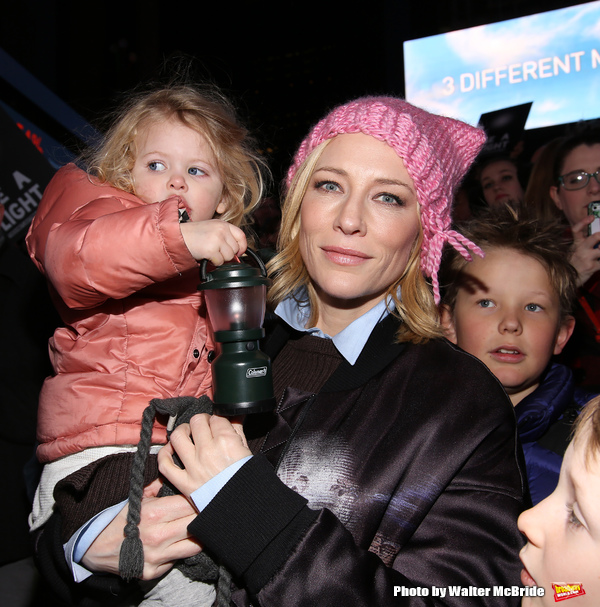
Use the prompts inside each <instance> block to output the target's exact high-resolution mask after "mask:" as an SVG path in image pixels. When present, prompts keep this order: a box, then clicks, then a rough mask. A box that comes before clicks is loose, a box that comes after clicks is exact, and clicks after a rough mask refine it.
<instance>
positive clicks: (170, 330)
mask: <svg viewBox="0 0 600 607" xmlns="http://www.w3.org/2000/svg"><path fill="white" fill-rule="evenodd" d="M249 143H250V142H249V139H248V135H247V131H246V130H245V129H244V128H243V127H242V126H241V125H240V124H239V122H238V120H237V117H236V115H235V113H234V110H233V108H232V107H231V105H230V104H229V102H228V101H226V100H225V99H224V98H223V97H222V96H221V95H220V93H218V92H217V91H215V90H213V89H206V90H202V91H201V90H199V89H197V88H193V87H190V86H185V85H179V86H170V87H166V88H161V89H157V90H153V91H151V92H149V93H144V94H140V95H138V96H135V97H133V98H132V99H131V100H130V101H129V102H128V103H127V104H126V106H125V107H124V109H123V110H122V112H121V113H120V114H119V116H118V118H117V119H116V120H115V121H114V123H113V126H112V127H111V128H110V129H109V131H108V132H107V135H106V137H105V138H104V141H103V142H102V143H101V145H100V146H99V148H98V149H97V150H96V151H95V152H94V153H93V154H92V155H91V157H90V158H89V160H88V161H87V163H86V164H87V166H86V170H85V171H84V170H82V169H80V168H78V167H77V166H75V165H74V164H69V165H67V166H65V167H63V168H62V169H60V170H59V171H58V173H57V174H56V176H55V177H54V179H53V180H52V181H51V183H50V184H49V186H48V188H47V190H46V191H45V193H44V196H43V199H42V201H41V203H40V206H39V210H38V213H37V215H36V217H35V219H34V221H33V223H32V226H31V229H30V232H29V235H28V237H27V244H28V248H29V251H30V254H31V257H32V258H33V260H34V262H35V263H36V265H37V266H38V268H39V269H40V270H41V271H42V272H43V273H44V274H45V275H46V277H47V279H48V281H49V283H50V289H51V292H52V295H53V299H54V301H55V304H56V307H57V309H58V311H59V312H60V314H61V317H62V319H63V321H64V324H65V326H64V327H61V328H59V329H57V331H56V332H55V334H54V337H53V338H52V339H51V341H50V353H51V358H52V363H53V366H54V371H55V373H54V375H53V376H52V377H50V378H48V379H47V380H46V382H45V384H44V386H43V389H42V392H41V396H40V405H39V422H38V440H39V442H40V446H39V448H38V457H39V459H40V461H41V462H43V463H44V464H45V468H44V471H43V474H42V479H41V482H40V486H39V488H38V491H37V494H36V500H35V503H34V510H33V513H32V517H31V521H30V522H31V526H32V530H38V542H37V543H38V546H39V545H40V541H39V536H40V535H41V534H44V533H51V531H49V530H48V528H51V529H58V528H60V533H61V537H62V540H63V542H67V541H68V540H69V539H71V540H72V539H73V537H78V534H77V533H76V532H77V530H78V529H79V528H80V527H81V526H82V525H84V524H85V523H87V521H89V520H90V519H92V518H93V517H95V516H96V515H97V514H98V513H99V512H101V511H103V510H104V509H105V508H107V507H110V506H114V505H115V504H118V503H119V502H121V501H122V500H124V499H125V498H126V497H127V493H128V489H129V477H130V469H131V458H132V457H133V452H134V451H135V445H136V443H137V442H138V440H139V438H140V427H141V421H142V412H143V411H144V409H145V408H146V407H147V405H148V402H149V401H150V400H151V399H153V398H158V399H166V398H171V397H176V396H180V395H189V396H196V397H197V396H200V395H202V394H204V393H206V392H207V391H208V390H209V389H210V386H211V374H210V372H209V362H210V354H211V349H212V342H211V340H210V335H209V332H208V330H207V321H206V315H205V310H204V306H203V302H202V297H201V295H200V293H199V292H198V290H197V284H198V281H199V274H198V262H199V261H200V260H202V259H208V260H210V261H211V262H212V263H213V264H214V265H220V264H223V263H224V262H227V261H230V260H232V259H233V258H234V257H235V256H236V255H241V254H243V253H244V251H245V250H246V237H245V234H244V232H243V231H242V229H240V226H243V224H244V223H245V219H246V217H247V215H248V214H249V213H250V212H251V211H252V210H253V209H254V208H255V207H256V205H257V204H258V202H259V201H260V198H261V195H262V189H263V182H262V178H261V168H262V167H261V165H262V163H261V161H260V159H259V158H258V156H257V155H256V154H255V153H254V151H253V150H252V149H251V147H250V145H249ZM166 422H167V420H166V419H160V418H159V420H158V421H157V422H156V423H155V424H154V427H153V432H152V445H154V446H155V447H154V448H153V450H152V453H156V451H157V450H158V448H159V446H160V445H163V444H165V442H166ZM157 475H158V473H157V468H156V463H155V458H154V457H153V458H151V464H150V465H149V466H148V467H147V469H146V476H147V478H146V482H149V480H151V479H152V478H156V476H157ZM55 487H56V492H54V489H55ZM75 491H76V492H77V498H76V499H75V498H74V497H73V496H74V494H75ZM53 492H54V496H53ZM55 502H56V503H55ZM53 507H54V512H55V515H54V516H52V513H53ZM118 510H120V508H119V509H118ZM118 510H117V512H118ZM114 514H116V512H115V513H114ZM110 520H111V519H109V521H107V522H104V523H103V524H104V525H106V524H108V522H110ZM49 521H51V522H49ZM96 533H97V532H96ZM74 534H75V535H74ZM78 541H79V542H80V543H79V544H78V545H77V546H76V547H75V552H74V553H73V551H72V550H71V548H70V547H69V548H67V550H66V558H67V563H69V562H70V561H71V560H72V561H73V564H71V566H72V570H73V575H74V577H75V579H76V581H80V579H84V578H85V577H86V575H88V574H87V572H83V573H81V571H79V569H78V566H77V565H76V564H75V563H77V562H78V561H79V560H80V559H81V557H82V556H83V554H84V553H85V550H86V549H87V546H86V544H85V541H82V540H78ZM47 573H48V572H47ZM51 575H53V574H52V573H51ZM78 576H80V578H79V579H78Z"/></svg>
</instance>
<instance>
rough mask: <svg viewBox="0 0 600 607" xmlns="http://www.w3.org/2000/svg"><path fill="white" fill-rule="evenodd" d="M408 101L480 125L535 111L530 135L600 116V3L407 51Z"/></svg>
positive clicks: (415, 44)
mask: <svg viewBox="0 0 600 607" xmlns="http://www.w3.org/2000/svg"><path fill="white" fill-rule="evenodd" d="M404 74H405V93H406V99H407V101H409V102H411V103H413V104H414V105H417V106H419V107H422V108H424V109H426V110H429V111H431V112H433V113H436V114H442V115H445V116H450V117H452V118H458V119H459V120H463V121H465V122H467V123H469V124H473V125H476V124H478V122H479V119H480V117H481V115H482V114H485V113H489V112H493V111H496V110H501V109H504V108H509V107H514V106H519V105H523V104H527V103H531V104H532V105H531V109H530V111H529V115H528V117H527V122H526V124H525V129H537V128H542V127H548V126H554V125H560V124H568V123H571V122H577V121H579V120H590V119H594V118H598V117H599V116H600V1H596V2H588V3H586V4H580V5H577V6H571V7H568V8H563V9H559V10H554V11H548V12H545V13H538V14H536V15H530V16H527V17H521V18H518V19H510V20H507V21H500V22H498V23H490V24H488V25H481V26H478V27H472V28H468V29H464V30H457V31H453V32H449V33H446V34H439V35H436V36H429V37H427V38H420V39H418V40H408V41H406V42H405V43H404Z"/></svg>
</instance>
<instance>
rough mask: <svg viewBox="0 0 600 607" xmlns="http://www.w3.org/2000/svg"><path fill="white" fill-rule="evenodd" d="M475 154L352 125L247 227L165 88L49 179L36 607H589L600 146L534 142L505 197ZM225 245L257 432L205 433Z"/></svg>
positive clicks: (332, 135)
mask: <svg viewBox="0 0 600 607" xmlns="http://www.w3.org/2000/svg"><path fill="white" fill-rule="evenodd" d="M484 142H485V133H484V132H483V130H482V129H480V128H476V127H472V126H470V125H467V124H464V123H462V122H460V121H457V120H454V119H450V118H446V117H442V116H438V115H434V114H431V113H429V112H426V111H424V110H422V109H420V108H417V107H415V106H413V105H411V104H409V103H407V102H406V101H404V100H402V99H399V98H395V97H384V96H373V97H362V98H359V99H355V100H352V101H349V102H347V103H345V104H343V105H340V106H338V107H335V108H334V109H332V110H331V111H329V112H328V113H327V114H326V115H325V116H324V117H323V118H322V119H321V120H320V121H319V122H318V123H317V124H316V125H314V126H313V127H312V128H311V129H310V132H309V133H308V134H307V136H306V138H305V139H304V140H303V141H302V142H301V144H300V146H299V147H298V149H297V151H296V153H295V155H294V157H293V161H292V163H291V167H290V169H289V172H288V174H287V178H286V180H285V184H284V186H283V188H282V191H283V196H282V200H281V205H280V206H279V205H277V204H273V203H274V201H273V198H270V199H269V203H270V205H269V209H270V210H269V213H268V214H265V213H264V210H263V214H262V216H263V217H269V218H270V219H272V218H273V217H275V218H276V219H277V221H275V222H271V221H270V223H269V227H268V229H266V228H265V226H264V225H262V224H261V221H260V218H261V207H260V204H261V201H262V200H264V199H265V198H266V196H267V194H268V191H267V190H268V187H267V185H268V183H269V180H268V169H267V168H266V167H265V166H264V163H263V161H262V159H261V157H260V155H259V154H258V153H257V152H256V145H255V143H254V140H253V138H252V137H251V136H250V134H249V133H248V131H247V130H246V129H245V128H244V126H243V125H242V124H241V122H240V120H239V118H238V117H237V115H236V112H235V109H234V107H233V105H232V104H231V102H230V101H229V100H227V99H226V98H225V97H224V96H223V95H222V94H221V93H220V92H218V91H216V90H215V89H214V88H213V87H207V86H196V85H191V84H187V83H181V84H176V85H169V86H163V87H159V88H157V87H154V88H152V89H150V90H143V91H137V92H136V93H135V94H132V95H131V97H130V98H129V99H128V101H127V103H126V104H125V105H124V106H123V108H122V109H121V111H120V112H119V113H118V114H117V115H116V116H115V117H114V118H113V122H112V126H111V127H110V128H109V129H108V131H107V132H106V135H105V137H104V139H103V140H102V142H100V144H99V145H98V148H97V149H94V150H91V151H90V153H88V154H86V155H84V156H82V157H81V158H79V159H78V161H77V162H76V163H72V164H69V165H66V166H64V167H63V168H61V169H60V170H58V171H57V173H56V175H55V177H54V178H53V180H52V181H51V183H50V184H49V186H48V188H47V189H46V191H45V193H44V196H43V198H42V200H41V202H40V205H39V209H38V212H37V214H36V216H35V218H34V220H33V223H32V225H31V227H30V230H29V233H28V236H27V242H26V244H27V248H28V251H29V254H30V256H31V259H32V260H33V262H34V263H35V265H36V266H37V268H38V270H39V271H40V272H41V274H43V275H44V276H45V278H46V279H47V281H48V285H49V288H50V294H51V296H52V300H53V303H54V305H55V307H56V310H57V311H58V313H59V315H60V319H61V321H60V326H59V327H58V328H57V329H56V331H55V332H54V335H53V336H52V337H51V339H50V361H51V363H52V367H53V371H52V373H51V375H50V376H49V377H48V378H47V379H46V381H45V382H44V384H43V386H42V388H41V392H40V399H39V408H38V430H37V440H38V443H39V444H38V446H37V457H38V460H39V462H40V463H42V464H43V469H42V472H41V475H40V478H39V479H38V480H37V490H36V492H35V497H34V498H33V500H32V512H31V515H30V517H29V526H30V533H31V537H32V541H33V545H34V547H35V558H36V565H37V567H38V569H39V571H40V572H41V575H42V576H43V578H44V579H45V580H46V583H47V584H48V585H49V587H50V588H51V591H52V593H53V595H54V596H56V597H57V598H56V600H57V601H58V603H57V604H65V605H81V606H84V607H87V606H89V607H91V606H95V605H143V606H145V607H151V606H152V607H155V606H159V605H165V606H166V605H173V606H177V607H185V606H188V605H189V606H190V607H191V606H196V607H202V606H205V607H209V606H212V605H230V604H233V605H237V606H238V607H242V606H247V607H250V606H251V605H262V606H265V607H269V606H273V607H275V606H277V607H288V606H289V607H291V606H298V607H299V606H301V605H303V606H305V605H323V606H325V605H340V604H344V603H347V604H349V605H365V606H366V605H406V606H411V607H416V606H421V605H423V606H424V605H446V606H457V607H458V606H462V605H465V604H466V603H465V596H469V597H471V598H470V599H469V600H470V601H473V600H474V601H475V602H473V603H469V604H477V605H507V606H508V605H515V606H516V605H521V604H522V605H524V606H529V605H531V606H534V605H550V604H553V602H554V598H555V594H556V593H558V592H559V590H557V587H558V586H559V585H561V584H562V586H560V587H561V588H562V587H563V586H568V585H571V584H572V585H576V584H579V585H581V586H582V587H583V589H584V590H585V592H584V593H582V597H581V598H580V599H578V604H580V605H582V606H583V605H594V604H596V603H597V602H598V600H599V599H598V597H600V582H598V579H600V578H599V576H598V567H597V565H596V563H597V562H598V557H599V556H600V540H598V538H597V537H596V533H595V532H596V531H597V527H598V526H599V525H600V515H598V514H597V508H595V503H596V501H595V500H594V498H595V497H598V495H599V494H600V469H599V468H598V459H597V458H598V450H600V400H599V399H598V398H594V397H595V396H596V395H597V394H598V393H600V368H599V366H598V360H599V357H600V312H599V311H600V253H599V252H597V251H598V249H597V246H598V244H599V243H600V233H590V230H589V225H590V224H591V222H592V218H591V217H590V216H589V215H588V205H589V203H591V202H594V201H600V176H599V175H600V135H599V132H598V131H597V130H594V129H587V130H584V131H582V132H581V133H578V134H576V135H574V136H570V137H564V138H561V139H560V140H557V141H555V142H554V141H553V142H550V143H549V144H548V145H547V146H546V149H545V150H544V153H542V154H540V155H539V156H538V158H537V161H536V165H535V166H534V167H533V169H532V170H530V171H529V177H528V179H525V178H524V176H523V172H522V171H521V170H520V167H519V165H518V164H517V163H516V162H515V160H514V159H512V158H510V157H508V156H494V157H483V156H482V155H481V150H482V148H483V145H484ZM467 174H470V175H475V178H476V179H477V180H478V182H479V184H480V186H481V200H480V204H479V205H478V208H477V212H476V213H473V215H474V216H473V217H471V218H469V219H464V218H463V217H459V216H458V215H457V214H456V213H454V212H453V207H454V204H455V202H456V201H457V200H458V199H459V198H460V196H461V193H462V194H464V190H461V185H462V184H463V182H464V179H465V177H466V176H467ZM534 187H535V189H536V191H535V192H533V191H532V188H534ZM544 188H545V189H546V191H545V192H544V191H542V190H544ZM274 206H275V207H277V209H276V211H277V212H275V213H274V212H273V210H272V209H273V207H274ZM252 218H254V224H252ZM279 218H280V219H279ZM267 232H268V233H267ZM275 241H276V244H274V243H275ZM248 246H250V247H252V248H260V249H261V251H262V252H263V253H264V257H265V258H266V259H268V264H267V269H268V272H269V276H270V278H271V280H272V285H271V286H270V288H269V292H268V311H267V317H266V320H265V332H266V337H265V338H264V340H263V344H262V348H263V349H264V351H265V352H266V353H267V354H268V355H269V356H270V358H271V363H272V369H273V387H274V394H275V399H276V402H277V406H276V409H275V410H274V411H273V412H268V413H260V414H251V415H248V416H247V417H246V419H242V418H231V419H229V418H225V417H221V416H218V415H211V413H212V403H211V400H210V399H211V397H212V394H213V393H212V375H211V363H212V361H213V360H214V358H215V354H216V353H218V349H219V347H218V345H216V343H215V340H214V337H213V334H212V330H211V327H210V323H209V320H208V316H207V313H206V305H205V302H204V299H203V295H202V294H201V292H200V291H199V290H198V289H197V286H198V280H199V274H198V268H199V263H200V262H201V261H202V260H208V262H209V263H210V264H212V265H213V266H216V267H218V266H221V265H222V264H224V263H228V262H232V261H235V260H239V258H240V257H241V256H243V255H244V253H245V252H246V249H247V247H248ZM151 402H152V405H151V406H150V407H149V406H148V405H149V404H150V403H151ZM149 410H152V413H153V414H155V413H156V412H158V413H156V418H154V417H152V419H150V421H149V423H148V422H147V420H146V417H147V415H148V411H149ZM144 420H146V426H147V427H148V428H150V429H148V435H147V437H146V442H147V443H148V445H149V455H148V457H147V458H144V460H143V462H144V463H143V464H142V466H141V467H140V466H139V465H138V462H139V461H140V459H139V458H138V455H139V453H140V450H141V449H142V443H143V442H144V441H143V440H140V433H142V436H143V434H144V427H145V422H144ZM573 432H574V438H573V440H571V437H572V435H573ZM138 443H139V444H138ZM148 445H146V446H148ZM167 488H168V490H167ZM531 506H534V508H533V509H529V508H531ZM575 535H576V537H573V536H575ZM563 562H566V563H567V564H568V566H567V565H565V566H564V567H563V566H562V565H561V563H563ZM515 588H516V589H517V591H515V590H514V589H515ZM450 589H453V590H452V591H450ZM498 589H500V590H498ZM540 591H541V592H540ZM465 592H466V593H467V594H465ZM561 592H562V590H561ZM473 593H475V594H473ZM556 596H557V595H556ZM472 597H477V598H476V599H473V598H472ZM23 607H25V605H23Z"/></svg>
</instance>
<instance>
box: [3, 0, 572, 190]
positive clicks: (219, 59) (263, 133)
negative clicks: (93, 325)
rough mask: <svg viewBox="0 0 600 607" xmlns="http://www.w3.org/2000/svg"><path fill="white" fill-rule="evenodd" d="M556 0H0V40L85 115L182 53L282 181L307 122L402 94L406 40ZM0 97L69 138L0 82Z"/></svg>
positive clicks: (559, 4)
mask: <svg viewBox="0 0 600 607" xmlns="http://www.w3.org/2000/svg"><path fill="white" fill-rule="evenodd" d="M580 3H581V2H565V1H564V0H446V1H436V0H404V1H403V0H366V1H365V0H363V1H361V2H351V1H346V2H339V1H327V0H323V1H322V2H315V1H313V0H307V1H304V2H294V1H288V2H283V1H282V2H277V3H275V2H250V1H247V2H227V1H219V0H213V1H209V2H197V3H191V2H181V1H177V0H161V1H160V2H159V1H157V0H146V1H141V0H133V1H129V2H128V1H126V0H121V1H120V2H117V1H114V0H108V1H105V2H101V3H89V2H82V1H81V0H77V1H75V0H69V1H59V0H46V1H44V2H41V1H40V2H36V1H27V0H25V1H23V0H3V3H2V4H3V9H2V11H3V15H2V18H1V19H0V47H1V48H2V49H4V50H5V51H6V52H7V53H9V54H10V55H12V57H14V58H15V59H16V60H17V61H18V62H19V63H20V64H21V65H22V66H23V67H25V68H26V69H27V70H29V71H30V72H31V73H32V74H33V75H34V76H35V77H36V78H38V79H39V80H40V81H41V82H42V83H43V84H45V85H46V86H47V87H48V88H49V89H51V90H52V91H53V92H55V93H56V94H57V95H58V96H59V97H61V98H62V99H63V100H64V101H65V102H67V103H68V104H69V105H70V106H71V107H72V108H73V109H75V110H76V111H77V112H79V113H80V114H81V115H82V116H83V117H84V118H85V119H86V120H88V121H90V122H92V123H94V124H95V123H97V121H98V119H99V117H100V116H102V115H103V114H105V113H106V111H107V110H108V109H110V108H112V107H113V106H114V105H115V103H116V101H117V100H118V98H119V94H120V93H122V92H123V91H125V90H127V89H130V88H131V87H133V86H135V85H136V84H138V83H139V82H141V81H144V80H147V79H148V78H150V77H152V76H153V75H154V74H155V73H156V71H157V69H159V67H160V65H161V64H162V63H163V62H164V60H165V58H167V57H169V56H170V55H172V54H173V53H185V54H189V55H191V56H193V57H194V58H195V59H196V68H197V70H198V73H199V75H200V76H201V77H202V78H205V79H208V80H212V81H214V82H216V83H217V84H219V85H220V86H221V87H222V88H223V89H224V90H225V92H226V93H228V94H229V95H230V96H231V97H233V99H234V101H235V102H236V104H237V105H238V107H239V109H240V112H241V114H242V116H243V118H244V119H245V121H246V123H247V124H248V125H249V126H250V128H251V130H252V131H253V132H254V133H255V134H256V136H257V138H258V140H259V144H260V147H261V149H262V150H263V152H264V153H265V155H266V156H267V157H268V159H269V162H270V164H271V166H272V169H273V172H274V174H275V179H276V182H277V181H278V180H279V178H280V177H281V175H282V174H283V171H284V170H285V168H286V166H287V165H288V164H289V161H290V158H291V155H292V154H293V151H294V149H295V147H296V146H297V145H298V143H299V141H300V140H301V138H302V137H303V135H305V133H306V132H307V130H308V128H309V127H310V126H311V124H313V123H314V122H315V121H316V120H318V119H319V118H320V117H321V116H322V115H323V114H324V113H325V112H326V111H327V109H329V108H330V107H332V106H333V105H335V104H337V103H340V102H343V101H346V100H348V99H350V98H352V97H356V96H358V95H362V94H367V93H387V94H397V95H403V93H404V84H403V57H402V42H403V41H404V40H408V39H413V38H420V37H423V36H430V35H434V34H439V33H442V32H446V31H450V30H454V29H460V28H464V27H472V26H475V25H481V24H484V23H488V22H492V21H499V20H504V19H511V18H514V17H519V16H523V15H528V14H533V13H536V12H541V11H546V10H552V9H556V8H563V7H565V6H570V5H574V4H580ZM0 99H3V100H5V101H6V102H7V103H9V104H10V105H11V106H12V107H13V108H14V109H15V110H17V111H19V112H21V113H23V114H24V115H27V117H28V118H30V119H31V120H32V121H33V122H34V123H36V124H39V125H40V127H41V128H43V129H44V130H46V132H47V133H48V134H49V135H51V136H53V137H54V138H56V139H57V140H58V141H60V142H61V143H64V144H66V145H70V146H72V147H74V145H75V143H76V142H75V141H74V140H73V138H72V137H70V136H69V134H68V133H66V132H65V130H64V129H63V128H62V127H60V126H59V125H57V124H52V123H50V122H48V118H47V116H45V115H44V114H43V112H41V110H40V109H39V108H37V107H36V106H35V105H34V104H32V103H31V102H30V101H28V100H27V99H26V98H24V97H23V96H22V95H20V94H19V93H18V92H17V91H16V90H15V89H14V88H13V87H11V86H10V85H7V84H6V83H5V82H4V81H3V80H1V79H0Z"/></svg>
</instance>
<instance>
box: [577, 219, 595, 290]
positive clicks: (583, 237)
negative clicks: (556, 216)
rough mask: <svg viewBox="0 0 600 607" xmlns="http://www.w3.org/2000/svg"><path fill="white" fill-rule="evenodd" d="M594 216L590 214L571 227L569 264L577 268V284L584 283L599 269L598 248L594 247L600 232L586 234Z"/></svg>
mask: <svg viewBox="0 0 600 607" xmlns="http://www.w3.org/2000/svg"><path fill="white" fill-rule="evenodd" d="M593 220H594V218H593V217H592V216H591V215H590V216H588V217H585V218H584V219H582V220H581V221H580V222H578V223H576V224H575V225H574V226H573V228H572V232H573V251H572V253H571V264H572V265H573V267H574V268H575V269H576V270H577V274H578V281H577V284H578V285H580V286H581V285H583V284H585V283H586V282H587V281H588V280H589V279H590V278H591V277H592V275H593V274H595V273H596V272H598V271H600V248H597V249H596V248H595V247H596V245H598V243H599V242H600V232H598V233H596V234H592V235H591V236H588V235H587V231H588V225H589V224H590V223H592V221H593Z"/></svg>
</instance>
